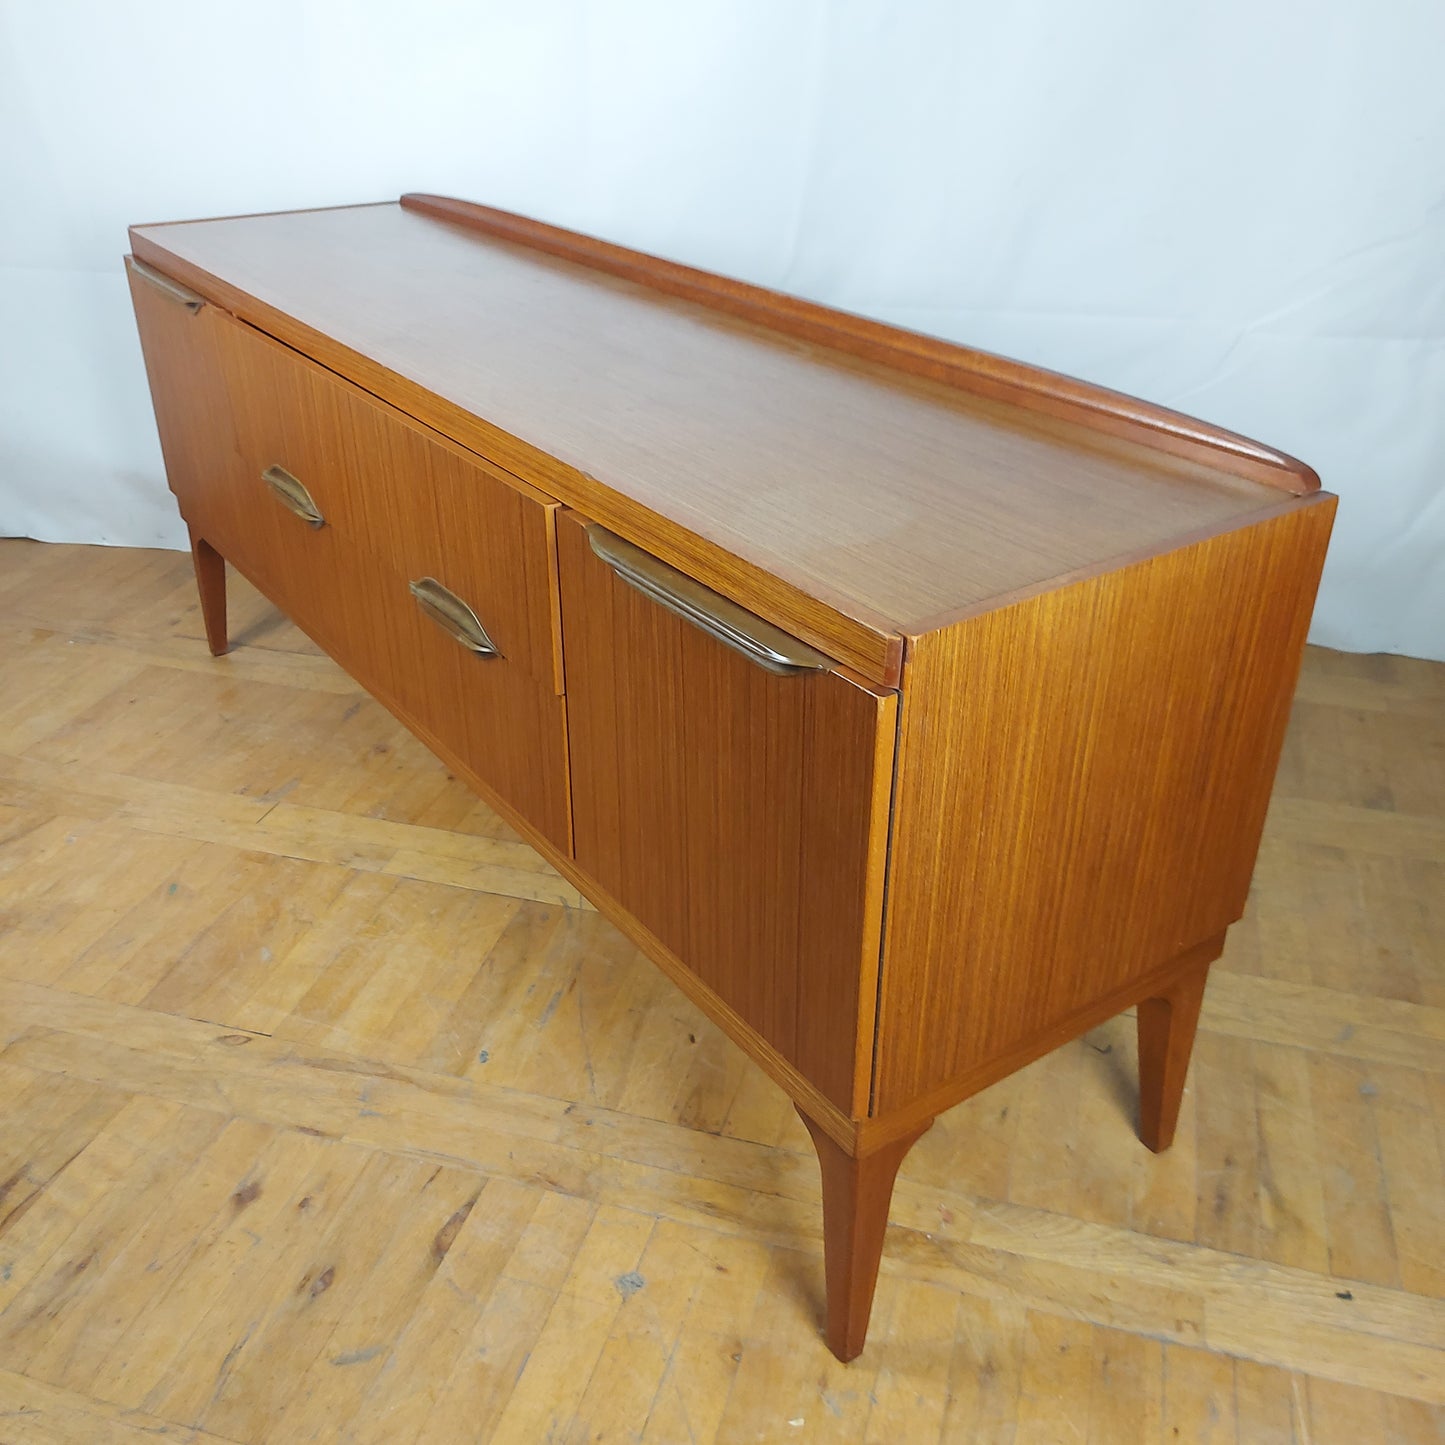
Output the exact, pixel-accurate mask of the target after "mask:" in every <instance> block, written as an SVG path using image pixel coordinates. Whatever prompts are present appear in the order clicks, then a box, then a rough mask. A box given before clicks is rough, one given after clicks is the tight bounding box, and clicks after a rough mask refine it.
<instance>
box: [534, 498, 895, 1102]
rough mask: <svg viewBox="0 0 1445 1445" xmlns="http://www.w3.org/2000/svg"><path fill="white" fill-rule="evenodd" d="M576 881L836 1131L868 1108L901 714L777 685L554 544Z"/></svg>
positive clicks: (802, 682)
mask: <svg viewBox="0 0 1445 1445" xmlns="http://www.w3.org/2000/svg"><path fill="white" fill-rule="evenodd" d="M558 542H559V553H560V561H561V574H562V620H563V631H564V635H565V637H566V640H567V698H568V718H569V734H570V745H571V762H572V810H573V830H574V836H575V840H576V859H577V864H578V867H579V868H580V869H581V870H582V871H583V872H585V873H587V874H588V875H590V876H591V877H593V878H595V879H596V880H597V881H598V882H599V883H601V885H602V886H603V888H605V889H606V890H607V891H608V893H610V894H611V895H612V896H613V897H614V898H616V899H618V900H620V901H621V902H622V903H623V905H624V906H625V907H626V908H627V910H628V911H629V912H630V913H631V914H632V915H633V916H634V917H636V918H637V919H638V920H639V922H641V923H642V924H643V925H644V926H645V927H646V928H647V929H648V930H649V931H650V932H651V933H652V934H654V935H655V936H656V937H657V938H658V939H660V940H661V941H662V943H664V944H665V945H666V946H667V948H668V949H669V950H670V951H671V952H672V953H674V954H676V955H677V956H678V957H679V958H680V959H682V960H683V961H684V962H685V964H686V965H687V967H688V968H689V969H690V970H691V971H692V972H693V973H695V974H696V975H697V976H698V977H699V978H700V979H701V980H702V981H703V982H704V983H705V984H706V985H707V986H708V987H709V988H710V989H712V990H713V991H714V992H715V993H717V994H718V995H719V996H720V997H721V998H722V999H724V1000H725V1001H726V1002H727V1003H728V1004H729V1005H730V1006H731V1007H732V1008H733V1009H734V1010H735V1011H736V1012H737V1013H738V1015H739V1016H740V1017H741V1018H743V1019H744V1020H745V1021H746V1022H747V1023H748V1024H750V1025H751V1026H752V1028H753V1029H754V1030H756V1032H757V1033H758V1034H760V1035H761V1036H762V1038H763V1039H765V1040H767V1041H768V1042H769V1043H770V1044H771V1045H772V1046H773V1047H774V1048H775V1049H777V1050H778V1052H779V1053H780V1054H782V1056H783V1057H784V1058H785V1059H787V1060H789V1061H790V1062H791V1063H793V1064H794V1065H795V1066H796V1067H797V1069H798V1070H799V1071H800V1072H801V1073H802V1074H803V1075H804V1076H805V1077H807V1078H808V1079H810V1080H811V1081H812V1082H813V1084H814V1085H815V1086H816V1087H817V1088H818V1089H819V1090H820V1091H821V1092H822V1094H823V1095H824V1096H825V1097H826V1098H828V1099H829V1100H831V1101H832V1102H833V1103H834V1104H835V1105H836V1106H837V1107H838V1108H839V1109H841V1110H842V1111H843V1112H844V1113H845V1114H847V1115H851V1116H852V1117H855V1118H856V1117H859V1116H861V1115H862V1114H863V1113H864V1112H866V1108H867V1098H868V1089H869V1083H870V1074H871V1067H872V1047H873V1010H874V1005H875V1002H876V997H877V972H878V948H879V925H880V920H881V917H882V893H883V875H884V867H885V863H886V858H885V853H886V847H887V829H888V805H889V797H890V793H891V788H892V768H893V739H894V731H895V717H896V712H897V698H896V697H895V696H894V695H892V694H885V695H882V696H879V695H877V694H875V693H874V692H872V691H869V690H868V689H866V688H864V687H860V686H858V685H857V684H856V683H853V682H850V681H849V680H848V679H846V678H844V677H842V676H840V675H838V674H837V673H832V672H809V673H801V674H798V675H795V676H790V677H778V676H775V675H773V674H771V673H768V672H765V671H763V669H762V668H760V667H758V666H757V665H756V664H755V663H754V662H751V661H749V660H748V659H746V658H744V657H741V656H740V655H739V654H738V653H737V652H735V651H733V650H731V649H730V648H728V647H726V646H724V645H723V644H722V643H721V642H718V641H716V640H714V639H713V638H710V637H708V636H706V635H705V634H704V633H702V632H701V631H700V630H699V629H698V628H697V627H695V626H693V625H692V624H690V623H688V622H684V621H683V620H681V619H680V618H678V617H677V616H675V615H674V614H673V613H671V612H669V611H666V610H665V609H664V608H662V607H661V606H659V605H658V604H657V603H656V602H654V601H652V600H651V599H649V598H646V597H644V596H642V595H641V594H640V593H639V592H637V591H636V590H635V589H634V588H632V587H630V586H628V585H627V584H626V583H624V582H623V581H621V580H620V579H619V577H618V576H617V574H616V573H615V572H614V571H613V570H612V569H611V568H610V567H609V566H607V564H606V563H605V562H603V561H602V560H601V559H600V558H598V557H596V556H594V555H593V552H592V549H591V547H590V546H589V545H588V541H587V536H586V532H585V530H584V525H583V522H582V520H581V519H579V518H578V517H577V516H576V515H575V514H573V513H566V514H564V516H563V518H562V520H561V523H560V525H559V530H558Z"/></svg>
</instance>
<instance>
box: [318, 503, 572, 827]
mask: <svg viewBox="0 0 1445 1445" xmlns="http://www.w3.org/2000/svg"><path fill="white" fill-rule="evenodd" d="M329 531H330V529H329V528H322V529H320V530H319V531H317V532H315V533H314V534H312V535H309V536H307V537H305V538H304V540H303V549H310V550H311V551H312V553H313V555H312V556H311V557H310V558H309V559H306V560H307V561H308V563H309V565H307V566H305V567H304V568H303V569H302V570H301V571H300V572H299V574H298V575H297V576H296V577H295V578H293V579H291V581H292V586H293V597H294V598H295V600H294V606H295V609H296V610H295V614H294V615H295V617H296V619H297V621H298V622H300V623H301V625H302V626H303V627H304V628H306V630H307V631H308V632H310V634H311V635H312V636H313V637H314V638H315V640H316V641H317V642H319V643H320V644H321V646H322V647H324V648H325V649H326V651H327V652H328V653H329V654H330V655H331V656H332V657H334V658H335V659H336V660H337V661H338V662H340V663H341V665H342V666H343V667H345V668H346V670H347V671H348V672H349V673H351V675H352V676H353V677H355V678H356V679H357V680H358V681H359V682H361V683H362V684H363V685H364V686H365V687H366V688H367V690H368V691H370V692H371V693H373V694H375V696H377V697H378V698H380V699H381V701H382V702H384V703H386V704H387V706H388V707H389V708H390V709H391V710H392V711H393V712H394V713H396V714H397V716H398V717H400V718H401V720H402V721H403V722H404V723H406V724H407V726H408V727H410V728H411V729H412V731H413V732H415V733H416V734H417V735H418V736H419V737H421V739H422V741H423V742H425V743H426V744H427V745H428V746H429V747H430V748H431V749H432V750H433V751H434V752H435V753H437V755H438V756H440V757H441V758H442V759H443V761H445V762H446V763H448V764H449V765H450V766H451V767H452V768H454V769H455V770H456V771H457V772H458V773H460V774H461V775H462V776H463V777H465V778H466V779H467V781H469V782H471V783H473V784H474V785H475V784H480V785H481V787H482V788H483V790H484V791H490V792H492V793H494V794H496V796H497V797H499V798H500V799H501V800H502V801H503V802H504V803H506V804H507V805H508V806H510V807H511V808H513V809H514V810H515V811H516V812H517V813H519V814H520V815H521V816H522V818H523V819H525V820H526V822H528V823H530V824H531V825H532V827H534V828H536V829H537V831H538V832H539V833H541V834H542V835H543V836H544V837H545V838H547V840H548V841H549V842H551V843H552V844H553V845H555V846H556V847H557V848H558V849H560V850H561V851H562V852H563V853H567V854H570V853H571V851H572V845H571V828H570V817H569V810H568V784H567V741H566V732H567V718H566V702H565V699H564V698H563V697H561V696H560V695H559V694H558V693H557V692H556V691H555V689H554V688H553V687H552V685H551V683H550V682H546V683H542V682H538V681H537V680H536V679H535V678H533V677H531V676H530V675H529V674H528V673H527V672H526V671H525V670H523V669H522V668H519V667H517V666H516V665H515V664H513V663H511V662H510V661H509V660H508V659H506V658H502V657H498V656H488V655H485V654H480V653H477V652H475V651H472V650H471V649H470V648H469V647H467V646H465V645H463V644H462V643H461V642H459V641H458V640H457V638H456V636H454V635H453V633H452V632H451V631H449V630H447V629H446V628H444V627H443V626H441V625H439V624H438V623H437V621H435V620H434V618H433V616H432V615H431V614H430V613H428V612H427V611H425V610H424V609H423V607H422V606H421V604H420V603H419V602H418V600H417V599H416V597H415V596H414V595H413V593H412V591H411V579H410V578H409V577H408V576H407V575H406V573H404V572H401V571H398V570H397V569H396V568H395V567H394V566H391V565H389V564H388V563H386V562H384V561H382V560H381V559H380V558H378V557H377V556H375V555H374V554H372V553H370V552H367V551H364V550H363V549H361V548H359V547H357V546H355V545H353V544H352V543H351V542H349V541H348V540H347V539H346V538H344V537H342V536H341V535H340V533H333V534H332V535H331V536H330V537H328V536H327V533H328V532H329ZM293 555H294V554H293ZM296 588H304V595H301V594H298V593H297V592H296V591H295V590H294V589H296Z"/></svg>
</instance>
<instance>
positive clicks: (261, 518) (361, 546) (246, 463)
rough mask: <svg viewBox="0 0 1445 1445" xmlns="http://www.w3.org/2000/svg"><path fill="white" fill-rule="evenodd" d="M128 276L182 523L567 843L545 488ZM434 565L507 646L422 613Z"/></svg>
mask: <svg viewBox="0 0 1445 1445" xmlns="http://www.w3.org/2000/svg"><path fill="white" fill-rule="evenodd" d="M131 285H132V291H133V294H134V296H135V299H136V304H137V313H136V314H137V320H138V323H139V325H140V330H141V339H142V344H143V349H144V351H145V355H146V364H147V369H148V372H149V375H150V381H151V391H152V395H153V397H154V398H155V400H156V411H157V418H158V421H159V422H160V426H161V429H162V433H163V435H164V436H165V437H166V459H167V469H168V475H169V476H170V478H171V485H172V488H173V489H174V490H175V492H176V494H177V499H178V501H179V502H180V505H181V510H182V513H183V515H184V516H185V517H186V519H187V522H188V524H189V525H190V528H191V531H192V535H193V537H196V538H198V539H199V540H200V541H201V542H202V543H203V544H204V545H205V546H207V547H210V548H212V549H214V550H215V551H217V552H219V553H220V555H221V556H223V557H225V558H227V559H228V560H230V561H231V562H232V563H233V564H234V565H235V566H237V567H238V568H239V569H240V570H241V571H242V572H243V573H245V575H246V576H247V577H248V578H249V579H250V580H251V581H252V582H253V583H254V584H255V585H256V586H258V587H260V588H261V590H262V591H264V592H265V593H266V595H267V596H268V597H270V598H271V599H272V600H273V601H275V602H276V604H277V605H278V606H280V607H281V608H282V609H283V610H284V611H285V612H286V613H287V614H288V615H289V616H291V617H293V618H295V619H296V620H297V621H298V623H299V624H300V625H301V626H302V627H304V628H305V629H306V631H307V632H308V633H309V634H310V635H311V636H312V637H314V638H315V639H316V640H317V641H319V642H320V643H321V644H322V645H323V646H325V647H326V649H327V651H328V652H330V653H331V654H332V656H334V657H335V658H336V659H337V660H338V661H339V662H341V664H342V665H343V666H344V667H346V668H347V669H348V670H349V671H350V672H352V673H353V675H355V676H356V677H358V678H360V679H361V681H362V682H363V683H364V684H365V685H366V686H367V687H368V688H369V689H371V691H372V692H374V693H375V694H376V695H377V696H378V697H380V698H381V699H382V700H383V701H385V702H386V703H387V704H388V705H389V706H390V707H392V708H393V709H394V710H395V711H396V712H397V713H398V715H400V716H403V717H405V718H406V719H408V721H409V722H411V723H412V724H413V725H414V726H415V727H416V728H418V729H419V730H420V731H421V733H422V734H423V735H424V736H425V737H426V738H427V740H428V741H429V742H431V743H432V744H433V745H434V746H435V747H436V748H437V750H438V751H439V752H440V753H441V755H442V756H444V757H446V758H447V760H448V761H450V762H451V763H453V765H454V766H457V767H459V768H461V769H463V770H464V771H465V774H466V776H468V777H469V778H472V779H474V780H475V781H477V782H479V783H480V784H481V786H482V787H483V788H484V789H485V790H486V791H487V793H488V795H489V796H492V797H494V798H497V799H499V800H501V801H502V802H503V803H505V804H506V805H507V806H509V807H511V808H513V809H515V810H516V811H517V813H519V814H520V815H521V816H522V817H523V818H525V819H526V820H527V821H528V822H529V823H530V824H531V826H533V827H534V828H536V829H537V830H538V832H539V833H541V834H542V835H543V836H544V837H545V838H547V839H548V840H549V841H550V842H551V843H552V844H553V845H554V846H556V847H558V848H559V849H561V851H562V852H564V853H567V852H569V851H570V847H571V823H570V816H569V810H568V782H567V746H566V706H565V703H564V701H563V699H562V698H561V697H560V695H559V694H560V690H561V688H560V683H561V676H560V664H561V658H560V637H559V634H558V631H557V622H556V558H555V548H554V543H553V521H552V515H551V514H552V512H553V511H554V510H555V504H553V503H550V502H547V501H545V500H544V499H541V498H539V497H537V496H535V495H529V494H527V492H526V490H525V488H520V487H513V486H510V485H508V484H507V483H505V482H503V481H502V480H500V478H499V477H497V476H495V475H494V474H492V473H491V472H490V471H489V470H487V469H486V468H485V467H484V465H483V464H482V463H481V462H480V461H479V460H478V459H475V458H469V457H467V456H466V454H464V453H463V452H462V451H461V450H460V449H459V448H457V447H455V446H452V445H451V444H449V443H447V442H445V441H444V440H442V439H441V438H436V437H432V436H431V435H429V434H426V433H424V432H423V431H422V430H421V429H420V428H418V427H417V426H416V424H415V423H413V422H410V421H409V420H407V419H405V418H403V417H402V416H401V415H400V414H399V413H397V412H395V411H394V410H392V409H390V408H385V407H383V406H382V405H381V404H379V403H377V402H375V401H373V400H371V399H369V398H367V397H365V396H364V395H363V394H362V393H360V392H359V391H357V390H356V389H355V388H354V387H350V386H348V385H347V384H346V383H344V382H342V381H340V380H339V379H338V378H335V377H332V376H330V375H329V374H327V373H325V372H323V371H322V370H321V369H320V368H318V367H316V366H313V365H311V364H310V363H308V362H306V361H304V360H303V359H302V358H300V357H298V356H297V355H296V354H295V353H294V352H292V351H289V350H288V349H287V348H285V347H283V346H281V345H279V344H277V343H276V342H274V341H272V340H270V339H269V338H267V337H264V336H262V335H261V334H260V333H259V332H256V331H254V330H253V329H251V328H250V327H248V326H245V325H243V324H242V323H240V322H238V321H235V320H233V319H232V318H230V317H229V316H227V315H225V313H223V312H221V311H219V310H218V309H217V308H216V307H214V306H212V305H205V306H202V307H201V308H200V309H199V310H198V311H194V312H192V311H190V310H188V309H187V308H185V307H183V306H180V305H177V304H176V302H175V301H174V299H173V298H171V297H169V296H167V295H165V294H164V293H162V292H160V291H158V290H157V289H156V288H155V287H154V286H152V285H151V284H149V282H148V281H147V280H146V279H145V278H144V277H143V276H140V275H137V274H133V275H132V279H131ZM272 465H280V466H282V467H283V468H284V469H285V470H286V471H288V472H290V473H291V474H293V475H294V476H295V477H297V478H298V479H299V480H301V481H302V482H303V484H304V485H305V486H306V488H307V489H308V491H309V493H310V494H311V496H312V497H313V499H314V501H315V502H316V504H317V506H318V508H319V509H320V512H321V514H322V516H323V517H324V519H325V521H324V525H322V526H320V527H312V526H310V525H309V524H308V523H306V522H305V521H303V520H301V519H300V518H299V517H297V516H294V515H293V514H292V513H291V512H289V511H287V510H286V509H285V507H284V506H282V505H281V504H280V503H279V502H278V501H277V499H276V498H275V496H273V495H272V493H271V491H270V490H269V489H268V488H267V486H266V485H265V483H264V482H263V480H262V473H263V472H264V471H265V470H266V469H267V468H268V467H269V466H272ZM198 555H203V554H198ZM211 575H212V577H213V579H214V574H211ZM427 576H430V577H434V578H437V579H438V580H440V581H442V582H443V583H445V584H447V585H450V586H451V587H452V588H453V589H455V590H456V591H457V592H458V593H459V594H460V595H461V596H462V597H463V598H464V600H467V601H469V602H470V603H472V604H473V606H474V609H475V610H476V611H477V612H478V614H479V616H480V617H481V618H482V619H483V622H484V625H485V627H486V628H487V630H488V632H489V633H490V634H491V636H492V637H493V638H494V640H495V641H496V642H497V644H498V646H499V647H500V648H501V651H502V655H501V656H500V657H488V658H482V657H478V656H476V655H474V654H472V653H470V652H468V651H466V650H465V649H463V648H462V647H461V646H460V645H459V644H458V643H457V642H456V641H455V640H454V639H452V638H451V637H449V636H447V635H446V634H445V633H443V632H442V631H440V630H439V629H438V628H437V626H436V625H435V623H434V622H432V621H431V620H429V619H428V618H427V617H426V616H424V615H423V614H422V613H421V612H420V611H419V609H418V607H417V604H416V601H415V599H414V598H413V596H412V594H411V592H410V589H409V583H410V582H411V581H414V580H417V579H418V578H420V577H427ZM212 585H213V586H214V580H213V582H212Z"/></svg>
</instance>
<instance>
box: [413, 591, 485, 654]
mask: <svg viewBox="0 0 1445 1445" xmlns="http://www.w3.org/2000/svg"><path fill="white" fill-rule="evenodd" d="M410 586H411V595H412V596H413V597H415V598H416V605H417V606H418V607H420V608H421V610H422V611H423V612H425V613H426V615H427V616H428V617H430V618H431V620H432V621H433V622H435V623H436V625H437V626H438V627H440V628H441V630H442V631H443V632H445V633H446V634H447V636H448V637H453V638H455V639H456V640H457V641H458V642H459V643H461V645H462V646H463V647H465V648H466V649H467V651H468V652H474V653H476V655H477V656H478V657H500V656H501V655H502V654H501V653H500V652H498V651H497V644H496V643H495V642H493V641H492V639H491V638H490V637H488V636H487V629H486V628H485V627H483V626H482V623H481V619H480V618H479V617H478V616H477V614H476V613H475V612H473V611H472V609H471V608H470V607H468V606H467V604H466V603H465V602H463V601H462V599H461V598H460V597H458V596H457V594H456V593H455V592H452V591H450V590H449V589H448V588H446V587H443V586H442V584H441V583H440V582H438V581H437V579H436V578H435V577H420V578H418V579H417V580H416V581H415V582H413V583H411V584H410Z"/></svg>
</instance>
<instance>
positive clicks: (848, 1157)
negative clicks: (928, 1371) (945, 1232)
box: [798, 1109, 933, 1364]
mask: <svg viewBox="0 0 1445 1445" xmlns="http://www.w3.org/2000/svg"><path fill="white" fill-rule="evenodd" d="M798 1115H799V1117H800V1118H801V1119H802V1121H803V1123H805V1124H806V1125H807V1126H808V1133H810V1134H811V1135H812V1136H813V1147H814V1148H815V1149H816V1150H817V1151H818V1163H819V1165H820V1166H821V1168H822V1171H823V1265H824V1272H825V1274H826V1276H827V1281H828V1328H827V1340H828V1348H829V1349H830V1350H832V1352H833V1353H834V1354H835V1355H837V1357H838V1358H839V1359H840V1360H842V1361H843V1362H844V1363H845V1364H846V1363H847V1362H848V1361H849V1360H851V1359H853V1358H854V1357H855V1356H856V1355H857V1354H858V1353H859V1351H860V1350H862V1348H863V1342H864V1340H865V1339H866V1338H867V1335H868V1316H869V1314H870V1313H871V1312H872V1309H873V1290H874V1287H875V1286H876V1285H877V1283H878V1265H879V1262H880V1261H881V1260H882V1258H883V1235H884V1233H885V1231H886V1230H887V1228H888V1205H889V1202H890V1201H891V1200H892V1198H893V1181H894V1179H895V1178H896V1177H897V1175H898V1166H899V1165H900V1164H902V1163H903V1156H904V1155H905V1154H907V1153H908V1151H909V1149H911V1148H912V1147H913V1144H914V1142H915V1141H916V1140H917V1139H918V1138H919V1137H920V1135H922V1134H923V1133H925V1132H926V1131H927V1129H928V1127H929V1125H930V1124H932V1123H933V1120H932V1119H927V1120H925V1121H924V1122H923V1123H922V1124H920V1125H919V1126H918V1127H917V1128H915V1129H913V1130H912V1131H911V1132H909V1133H907V1134H905V1135H903V1137H902V1138H899V1139H895V1140H893V1141H892V1142H891V1143H888V1144H884V1145H882V1146H881V1147H880V1148H878V1149H875V1150H873V1151H872V1152H871V1153H868V1154H862V1155H859V1154H852V1153H850V1152H849V1151H848V1150H847V1149H845V1148H844V1147H843V1146H842V1145H841V1144H839V1143H838V1142H837V1140H835V1139H834V1138H833V1137H832V1135H830V1134H828V1133H827V1132H826V1131H825V1130H824V1129H823V1128H822V1126H821V1125H819V1124H815V1123H814V1122H813V1120H812V1119H810V1118H809V1117H808V1116H807V1115H806V1114H805V1113H804V1112H803V1111H802V1109H799V1110H798Z"/></svg>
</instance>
